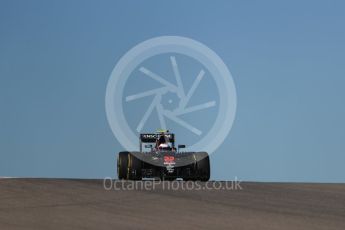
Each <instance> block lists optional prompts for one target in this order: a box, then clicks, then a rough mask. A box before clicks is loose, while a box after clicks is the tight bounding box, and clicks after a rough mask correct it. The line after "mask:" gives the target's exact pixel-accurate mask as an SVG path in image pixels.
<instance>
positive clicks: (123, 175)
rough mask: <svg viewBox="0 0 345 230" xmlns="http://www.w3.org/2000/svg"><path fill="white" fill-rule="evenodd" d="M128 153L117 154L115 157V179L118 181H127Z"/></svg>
mask: <svg viewBox="0 0 345 230" xmlns="http://www.w3.org/2000/svg"><path fill="white" fill-rule="evenodd" d="M128 155H129V152H119V155H118V157H117V177H118V178H119V180H127V179H128V178H127V171H128V170H127V168H128Z"/></svg>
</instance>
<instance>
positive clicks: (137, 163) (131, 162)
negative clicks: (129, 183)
mask: <svg viewBox="0 0 345 230" xmlns="http://www.w3.org/2000/svg"><path fill="white" fill-rule="evenodd" d="M141 166H142V161H141V160H140V159H138V158H137V157H136V156H134V155H133V154H132V153H129V154H128V168H127V179H128V180H141V179H142V173H141V168H142V167H141Z"/></svg>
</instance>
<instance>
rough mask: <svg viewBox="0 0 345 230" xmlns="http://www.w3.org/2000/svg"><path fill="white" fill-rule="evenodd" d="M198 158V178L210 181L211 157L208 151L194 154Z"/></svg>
mask: <svg viewBox="0 0 345 230" xmlns="http://www.w3.org/2000/svg"><path fill="white" fill-rule="evenodd" d="M194 156H195V159H196V179H197V180H201V181H208V180H209V179H210V174H211V173H210V157H209V155H208V154H207V153H206V152H199V153H195V154H194Z"/></svg>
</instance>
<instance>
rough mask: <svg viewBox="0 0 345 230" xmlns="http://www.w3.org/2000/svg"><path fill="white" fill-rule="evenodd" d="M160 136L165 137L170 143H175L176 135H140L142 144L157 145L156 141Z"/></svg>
mask: <svg viewBox="0 0 345 230" xmlns="http://www.w3.org/2000/svg"><path fill="white" fill-rule="evenodd" d="M160 135H164V136H165V137H166V138H167V139H168V140H169V142H171V143H174V142H175V135H174V134H173V133H164V134H157V133H142V134H140V142H141V143H156V140H157V139H158V137H159V136H160Z"/></svg>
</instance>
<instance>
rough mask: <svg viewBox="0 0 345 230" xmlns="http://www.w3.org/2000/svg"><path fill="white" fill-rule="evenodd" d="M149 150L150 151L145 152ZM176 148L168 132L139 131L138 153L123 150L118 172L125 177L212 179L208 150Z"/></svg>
mask: <svg viewBox="0 0 345 230" xmlns="http://www.w3.org/2000/svg"><path fill="white" fill-rule="evenodd" d="M143 147H144V149H146V150H147V151H143ZM182 148H185V145H178V147H177V149H176V148H175V135H174V134H173V133H169V131H164V132H163V131H162V132H157V133H143V134H140V151H139V152H120V153H119V155H118V158H117V175H118V178H119V179H123V180H141V179H143V178H159V179H161V180H174V179H178V178H179V179H183V180H200V181H208V180H209V179H210V159H209V155H208V154H207V153H206V152H183V151H180V149H182Z"/></svg>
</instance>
